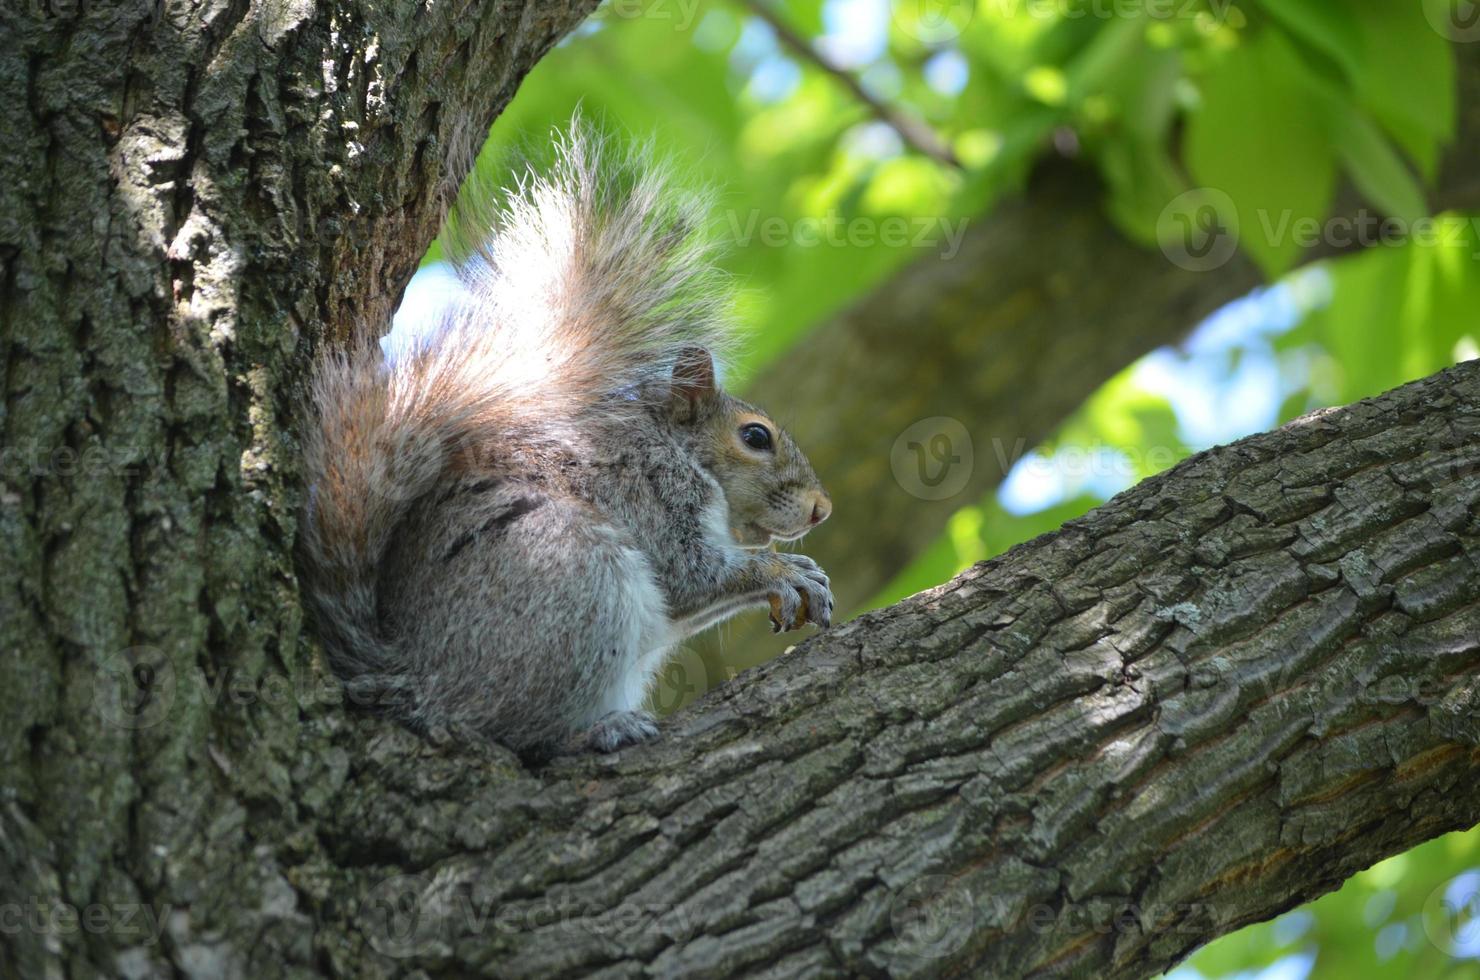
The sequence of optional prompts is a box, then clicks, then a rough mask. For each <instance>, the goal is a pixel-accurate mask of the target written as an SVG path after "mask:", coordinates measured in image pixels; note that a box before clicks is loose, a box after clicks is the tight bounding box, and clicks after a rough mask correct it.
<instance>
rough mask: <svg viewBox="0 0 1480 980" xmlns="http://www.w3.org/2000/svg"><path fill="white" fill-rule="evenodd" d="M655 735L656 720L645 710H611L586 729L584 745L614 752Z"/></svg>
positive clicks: (601, 750)
mask: <svg viewBox="0 0 1480 980" xmlns="http://www.w3.org/2000/svg"><path fill="white" fill-rule="evenodd" d="M657 737H658V721H657V719H656V718H654V717H653V716H652V715H650V714H648V713H647V712H646V711H612V712H609V713H608V714H606V715H604V716H603V717H602V719H601V720H600V721H598V722H597V723H596V724H594V725H592V726H591V728H590V729H589V730H587V732H586V747H587V748H590V749H594V750H596V751H597V752H615V751H616V750H617V749H620V748H624V747H625V746H628V745H636V744H637V743H638V742H646V741H647V740H648V739H651V738H657Z"/></svg>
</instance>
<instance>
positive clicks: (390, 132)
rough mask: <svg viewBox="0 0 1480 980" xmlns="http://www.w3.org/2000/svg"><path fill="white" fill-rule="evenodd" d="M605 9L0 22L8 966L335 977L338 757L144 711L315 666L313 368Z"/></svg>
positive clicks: (155, 7) (281, 734)
mask: <svg viewBox="0 0 1480 980" xmlns="http://www.w3.org/2000/svg"><path fill="white" fill-rule="evenodd" d="M595 5H596V0H570V2H540V3H513V2H501V3H475V2H468V0H451V2H442V0H438V2H436V3H425V4H423V3H373V2H369V0H365V2H332V3H331V2H313V0H295V2H288V0H275V2H267V3H250V4H249V3H247V2H245V0H205V2H192V3H184V2H177V0H171V2H164V3H152V2H143V0H114V2H107V0H104V2H90V3H79V2H76V0H50V2H46V0H25V2H7V3H6V4H4V6H3V8H0V38H3V39H4V42H3V44H0V92H3V93H4V96H5V110H4V111H5V114H6V119H7V122H6V124H5V127H4V133H5V138H4V139H3V140H0V263H3V275H0V324H3V337H0V341H3V342H0V383H3V386H4V397H3V402H0V432H3V439H0V446H3V456H0V463H3V467H0V479H3V485H0V623H3V634H0V642H3V656H0V719H3V737H0V880H3V882H4V884H3V886H0V889H3V893H4V903H0V942H4V943H5V948H4V952H3V953H0V974H4V975H7V976H27V977H32V976H58V975H63V974H65V975H69V976H80V975H89V974H93V973H101V974H105V975H109V976H112V975H116V974H118V973H130V972H143V973H149V972H159V971H164V972H169V965H171V964H172V965H173V967H174V968H176V969H179V970H182V971H184V972H187V973H194V974H199V975H213V974H215V973H216V968H217V967H221V966H226V965H231V966H234V967H235V968H238V969H240V970H244V971H247V972H250V973H256V972H257V968H258V967H261V966H265V965H277V967H278V968H279V969H281V968H282V964H291V965H295V966H296V968H297V969H299V970H300V971H304V970H310V969H312V968H314V967H315V966H317V965H319V964H317V961H316V957H317V955H318V954H317V952H316V951H315V949H314V948H313V943H312V930H311V929H310V928H306V923H307V922H308V920H307V919H304V918H303V914H302V912H300V911H299V910H298V900H297V899H296V898H295V893H294V891H293V889H292V887H290V886H289V885H288V883H287V881H286V879H285V878H284V877H283V872H282V868H283V866H284V865H283V863H282V862H284V861H285V860H286V861H291V860H292V859H291V858H289V857H288V856H287V855H288V853H289V851H290V850H291V845H289V844H288V843H287V842H288V841H289V840H290V839H296V838H297V835H302V834H307V835H308V839H309V840H311V839H312V836H313V831H312V830H311V829H310V828H309V827H308V825H306V824H301V823H299V821H298V816H299V814H298V809H297V808H298V805H299V802H300V801H298V800H297V799H295V798H294V797H293V795H292V794H293V792H294V791H293V789H292V787H293V773H294V772H296V771H299V769H298V767H300V766H301V765H304V764H309V763H311V762H312V761H313V760H315V759H316V757H317V752H318V750H319V749H321V748H323V746H322V745H321V744H318V743H315V742H314V741H313V740H312V739H308V740H307V741H305V740H304V736H305V733H304V732H303V731H302V730H300V728H299V727H298V726H297V725H296V724H295V723H294V720H293V714H294V713H293V712H292V711H288V712H287V713H286V714H282V713H279V712H272V711H264V710H262V709H261V708H260V706H259V707H258V708H254V709H243V710H238V711H213V710H209V706H208V705H204V704H199V703H196V704H195V705H194V706H193V707H190V708H189V709H188V710H186V709H183V708H181V707H180V706H179V705H177V706H176V709H177V710H176V713H175V714H173V715H171V717H170V723H169V724H163V725H155V726H152V727H150V726H148V725H147V724H146V723H147V722H148V721H149V720H150V719H151V717H152V715H151V712H152V711H154V710H155V709H156V708H157V707H158V706H159V705H161V704H163V703H164V701H165V700H166V699H167V697H168V696H169V693H170V690H171V685H173V690H175V691H180V690H183V689H185V688H189V687H190V686H191V685H192V684H194V683H195V682H196V681H197V680H199V681H201V682H203V683H208V684H211V685H216V684H230V683H233V682H235V681H236V680H240V679H242V678H257V679H261V678H266V677H276V678H278V679H280V680H281V679H285V678H290V679H291V680H292V684H293V685H295V686H301V685H302V684H304V683H306V680H305V679H306V678H309V677H311V676H313V675H312V669H311V664H312V658H311V655H310V654H311V647H309V646H307V645H305V644H303V643H302V642H300V633H301V620H302V617H301V614H300V606H299V602H298V599H297V596H296V594H295V590H296V587H295V582H294V575H293V565H292V560H291V556H292V546H293V538H294V534H295V526H296V514H297V511H298V508H299V505H300V503H301V501H302V488H301V486H300V480H299V470H298V461H297V451H296V448H295V441H294V438H293V435H292V426H293V425H294V424H295V420H296V419H297V418H298V417H299V415H300V414H301V413H300V412H299V411H298V408H299V406H298V399H299V397H300V393H301V383H302V378H303V377H304V374H305V370H306V367H307V365H308V364H309V363H310V360H311V358H310V356H309V355H310V349H311V347H312V346H313V344H314V343H316V342H317V341H319V340H320V339H321V338H323V337H324V336H326V335H329V336H334V337H339V338H343V337H345V336H347V335H348V333H349V332H350V330H351V328H352V326H353V325H354V324H355V323H357V322H360V321H366V322H369V323H372V324H374V323H385V322H387V321H388V319H389V315H390V312H391V310H392V308H393V306H394V303H395V302H396V300H397V299H398V297H399V296H400V293H401V290H402V289H403V287H404V285H405V282H406V280H407V278H408V277H409V276H410V274H411V272H412V271H413V270H414V269H415V267H416V264H417V262H418V260H419V259H420V257H421V255H422V254H423V253H424V252H425V250H426V247H427V245H428V243H429V242H430V240H431V237H432V235H433V234H434V233H435V232H436V230H437V227H438V225H439V223H440V221H441V219H442V216H443V213H444V211H445V207H446V204H447V201H448V199H449V197H450V195H451V193H452V192H453V190H455V188H456V187H457V184H458V182H459V181H460V180H461V178H462V176H463V174H464V173H465V172H466V171H467V169H468V168H469V167H470V166H471V165H472V162H473V158H474V155H475V153H476V151H477V150H478V149H479V148H480V147H481V145H482V142H483V139H484V137H485V135H486V133H487V127H488V124H489V123H490V122H491V121H492V119H493V117H494V115H495V114H496V112H497V111H498V110H499V109H501V108H502V107H503V106H504V104H505V103H507V101H508V100H509V98H510V97H511V96H512V95H513V93H514V90H515V87H516V86H517V85H518V82H519V80H520V78H522V77H523V75H524V73H525V72H526V71H528V69H529V68H530V67H531V66H532V65H533V64H534V62H535V61H536V60H537V59H538V58H539V57H540V56H541V55H542V54H543V53H544V52H545V51H546V50H547V49H548V48H549V47H550V46H551V45H552V44H554V43H555V41H556V40H557V39H558V38H559V37H560V36H561V35H562V34H564V33H565V32H566V31H568V30H569V29H570V28H571V27H572V26H574V25H575V24H576V23H577V22H578V21H579V20H580V19H581V18H582V17H583V16H584V15H585V14H586V13H587V12H589V10H590V9H591V8H593V7H594V6H595ZM111 680H117V681H119V682H120V683H121V684H122V685H123V687H122V688H120V687H119V686H118V685H117V684H111V683H109V681H111ZM211 690H213V691H217V689H216V688H211ZM217 693H220V692H219V691H217ZM221 696H223V697H227V698H229V697H230V695H224V694H223V695H221ZM120 698H121V699H122V700H120ZM289 703H290V705H291V701H290V702H289ZM319 761H321V762H322V761H324V760H319ZM314 792H316V793H318V792H322V789H320V790H316V791H314ZM285 848H288V850H285ZM54 903H63V904H64V905H65V906H66V907H69V908H74V909H88V908H97V909H101V910H103V912H100V913H99V914H103V913H106V912H110V911H111V912H112V913H113V914H114V916H115V919H114V920H113V924H114V925H115V926H116V925H117V919H116V917H117V916H119V915H121V914H122V913H121V912H120V911H119V910H121V909H125V908H129V907H133V908H138V907H142V906H148V905H153V906H155V907H159V906H162V905H168V906H170V907H172V908H174V909H175V910H176V913H175V914H174V915H173V916H172V917H171V919H170V921H169V924H168V925H169V936H168V938H167V939H166V940H165V942H164V943H163V944H154V945H147V946H146V945H141V944H139V943H138V942H137V941H134V942H131V941H130V939H129V935H128V934H127V931H125V932H124V933H123V934H120V933H119V932H118V931H117V930H113V931H109V930H108V929H93V928H86V927H78V926H77V925H76V923H75V922H74V923H73V924H72V927H71V928H68V927H67V926H66V925H65V924H63V925H61V926H59V927H56V928H50V929H42V930H40V931H39V932H38V930H36V929H33V928H30V927H29V926H28V927H26V929H24V930H23V932H22V933H20V934H17V933H15V932H14V931H13V930H11V929H9V928H8V927H9V926H11V925H13V924H14V922H15V919H14V913H15V911H16V910H17V909H23V910H35V909H49V908H51V907H52V906H53V904H54ZM24 914H26V915H29V914H31V912H30V911H26V912H25V913H24ZM37 914H38V915H39V914H41V913H37ZM131 925H133V926H137V925H138V919H137V918H135V919H133V920H131ZM132 947H137V948H132Z"/></svg>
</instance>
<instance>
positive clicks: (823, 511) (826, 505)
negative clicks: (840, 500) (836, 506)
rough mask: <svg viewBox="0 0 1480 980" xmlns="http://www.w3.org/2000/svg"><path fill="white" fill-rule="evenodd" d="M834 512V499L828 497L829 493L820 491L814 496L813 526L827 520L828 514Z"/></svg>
mask: <svg viewBox="0 0 1480 980" xmlns="http://www.w3.org/2000/svg"><path fill="white" fill-rule="evenodd" d="M831 513H832V501H831V500H829V499H827V494H825V493H819V494H817V495H815V496H814V497H813V498H812V517H811V518H810V520H811V523H812V526H813V527H816V526H817V525H818V524H821V523H822V522H823V521H825V520H827V515H829V514H831Z"/></svg>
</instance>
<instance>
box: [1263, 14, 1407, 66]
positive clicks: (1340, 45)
mask: <svg viewBox="0 0 1480 980" xmlns="http://www.w3.org/2000/svg"><path fill="white" fill-rule="evenodd" d="M1388 2H1390V3H1392V2H1396V0H1388ZM1263 3H1264V8H1265V9H1266V10H1267V11H1269V14H1270V16H1272V17H1273V18H1274V19H1275V20H1277V21H1279V22H1280V24H1281V25H1283V26H1284V28H1285V29H1286V30H1288V31H1289V32H1290V33H1291V34H1293V35H1294V36H1295V37H1298V38H1299V39H1300V40H1301V41H1303V42H1305V43H1306V44H1308V45H1309V46H1310V47H1312V48H1314V49H1315V50H1317V51H1319V52H1321V53H1322V54H1324V55H1325V56H1326V57H1328V58H1330V59H1331V61H1333V62H1335V64H1336V65H1337V67H1339V68H1340V69H1341V71H1342V73H1343V74H1345V75H1346V77H1347V78H1348V79H1351V80H1355V79H1356V78H1357V76H1358V75H1360V74H1361V66H1362V59H1363V51H1364V48H1365V45H1364V41H1363V38H1362V35H1361V32H1359V31H1358V30H1357V28H1356V25H1355V24H1353V22H1352V19H1351V13H1350V11H1349V10H1347V9H1346V6H1345V4H1340V3H1336V2H1335V0H1263Z"/></svg>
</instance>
